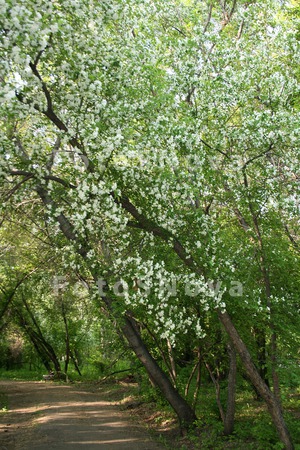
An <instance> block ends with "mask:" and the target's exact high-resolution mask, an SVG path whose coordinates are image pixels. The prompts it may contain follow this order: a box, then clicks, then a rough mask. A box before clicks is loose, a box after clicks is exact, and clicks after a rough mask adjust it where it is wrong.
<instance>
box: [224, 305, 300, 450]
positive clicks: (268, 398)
mask: <svg viewBox="0 0 300 450" xmlns="http://www.w3.org/2000/svg"><path fill="white" fill-rule="evenodd" d="M218 317H219V320H220V322H221V323H222V325H223V326H224V328H225V330H226V332H227V333H228V335H229V337H230V339H231V341H232V344H233V346H234V348H235V349H236V351H237V353H238V355H239V357H240V359H241V361H242V363H243V366H244V367H245V369H246V371H247V374H248V376H249V378H250V380H251V382H252V383H253V385H254V386H255V388H256V389H257V391H258V393H259V394H260V395H261V397H262V398H263V399H264V400H265V402H266V404H267V407H268V409H269V412H270V414H271V416H272V419H273V423H274V425H275V427H276V429H277V432H278V434H279V437H280V440H281V442H282V443H283V444H284V445H285V448H286V450H294V445H293V443H292V440H291V437H290V434H289V431H288V429H287V426H286V424H285V422H284V418H283V416H282V411H281V407H280V405H279V403H278V401H277V399H276V398H275V396H274V394H273V393H272V392H271V391H270V389H269V388H268V386H267V385H266V383H265V382H264V381H263V379H262V378H261V376H260V374H259V372H258V370H257V368H256V367H255V365H254V363H253V361H252V358H251V355H250V353H249V351H248V349H247V347H246V346H245V344H244V342H243V341H242V339H241V337H240V336H239V334H238V332H237V330H236V328H235V326H234V325H233V323H232V321H231V318H230V316H229V314H228V313H227V312H222V311H220V310H219V311H218Z"/></svg>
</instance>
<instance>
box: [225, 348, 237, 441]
mask: <svg viewBox="0 0 300 450" xmlns="http://www.w3.org/2000/svg"><path fill="white" fill-rule="evenodd" d="M227 350H228V355H229V373H228V391H227V408H226V414H225V419H224V434H225V435H226V436H227V435H230V434H232V433H233V429H234V415H235V388H236V370H237V369H236V353H235V349H234V347H233V344H232V342H229V343H228V344H227Z"/></svg>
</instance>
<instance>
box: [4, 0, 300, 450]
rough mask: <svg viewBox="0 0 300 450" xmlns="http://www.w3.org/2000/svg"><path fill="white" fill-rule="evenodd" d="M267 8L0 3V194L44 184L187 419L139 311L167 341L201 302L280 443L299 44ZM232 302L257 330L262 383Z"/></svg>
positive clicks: (198, 325) (196, 322)
mask: <svg viewBox="0 0 300 450" xmlns="http://www.w3.org/2000/svg"><path fill="white" fill-rule="evenodd" d="M281 14H283V13H281V6H280V4H279V2H277V1H275V0H274V1H272V0H267V2H266V1H263V2H262V1H259V0H258V1H256V2H243V1H240V2H239V1H235V0H234V1H232V2H222V1H220V2H205V1H199V2H191V1H188V0H185V1H184V0H173V1H171V2H164V1H160V0H155V1H150V0H140V1H131V0H127V1H118V0H114V1H109V2H108V1H103V2H94V1H92V0H91V1H89V2H83V1H81V0H59V1H55V2H48V1H44V0H40V1H38V0H32V1H31V0H26V1H23V2H16V1H13V0H12V1H11V2H9V3H1V24H2V32H1V49H2V52H3V56H4V61H3V64H2V67H1V74H0V76H1V83H2V92H1V117H2V125H1V152H2V159H1V166H0V170H1V177H2V180H3V192H4V194H5V202H4V203H3V206H4V207H5V208H9V207H16V205H17V204H20V202H24V201H27V202H33V201H35V200H36V198H39V199H40V201H41V204H42V205H43V213H42V214H43V215H45V216H46V221H47V223H49V224H50V225H51V230H52V231H51V232H52V234H53V239H54V242H55V241H56V242H57V248H58V249H59V251H60V252H61V253H62V254H63V255H64V257H65V259H66V261H67V263H68V265H69V266H70V268H72V269H74V270H77V271H78V270H81V268H82V266H83V265H84V267H85V269H82V270H88V271H89V273H90V274H91V275H92V277H93V280H94V283H95V286H96V287H97V288H98V289H97V292H96V295H99V291H100V295H101V296H102V300H103V302H104V303H105V305H106V307H107V309H108V310H109V311H110V313H111V314H112V316H113V317H117V318H118V320H119V323H120V327H121V329H122V331H123V333H124V335H125V337H126V338H127V340H128V342H129V344H130V346H131V347H132V348H133V350H134V351H135V353H136V354H137V356H138V358H139V359H140V360H141V361H142V363H143V364H144V366H145V368H146V369H147V371H148V373H149V374H150V377H151V379H152V380H153V381H154V382H155V383H156V384H157V385H158V386H159V387H160V389H161V390H162V392H163V394H164V395H165V397H166V398H167V400H168V401H169V402H170V404H171V405H172V406H173V408H174V409H175V411H176V412H177V414H178V417H179V419H180V421H181V422H182V424H183V426H186V425H189V424H191V423H192V422H193V421H194V420H195V418H196V417H195V414H194V411H193V409H192V408H191V407H190V406H189V404H188V403H187V402H186V400H185V399H183V398H182V396H181V395H180V394H179V393H178V392H177V390H176V389H175V388H174V386H173V384H172V382H171V380H170V379H169V378H168V377H167V376H166V375H165V374H164V372H163V371H162V370H161V368H160V367H159V365H158V364H157V362H156V361H155V359H154V358H153V357H152V356H151V354H150V353H149V351H148V349H147V347H146V346H145V343H144V342H143V340H142V337H141V333H140V328H139V326H140V324H141V323H145V324H147V326H148V327H150V328H151V330H152V331H153V333H156V334H158V335H159V334H160V335H161V336H162V338H163V339H167V340H168V342H169V343H170V345H176V342H178V341H180V339H181V337H182V336H183V335H184V334H186V333H189V332H190V333H193V336H195V337H196V338H197V339H202V338H204V336H205V333H207V332H209V329H205V324H204V322H205V320H204V319H205V317H206V315H207V314H215V315H216V316H217V317H218V320H219V321H220V323H221V325H222V327H223V328H224V329H225V331H226V333H227V334H228V337H229V339H230V342H231V345H232V346H233V348H234V349H235V351H236V352H237V353H238V355H239V357H240V359H241V362H242V364H243V366H244V368H245V370H246V372H247V374H248V377H249V378H250V379H251V381H252V383H253V384H254V386H255V388H256V389H257V391H258V392H259V394H260V395H261V396H262V397H263V398H264V400H265V401H266V403H267V406H268V408H269V411H270V413H271V415H272V419H273V422H274V424H275V426H276V427H277V430H278V433H279V436H280V439H281V440H282V442H283V443H284V445H285V446H286V448H288V449H292V448H293V444H292V443H291V439H290V437H289V433H288V430H287V428H286V425H285V423H284V420H283V416H282V412H281V407H280V392H279V382H278V377H277V373H276V348H277V347H276V346H277V340H276V339H277V338H276V336H277V334H278V320H279V319H278V318H279V317H280V315H281V314H282V311H283V310H284V309H285V308H287V309H288V311H293V308H294V306H295V301H296V300H295V297H296V292H297V289H298V288H297V283H296V281H295V280H296V278H293V277H292V276H291V272H293V270H294V269H293V268H292V267H293V266H292V264H293V263H296V261H299V247H298V245H299V244H298V241H297V232H298V228H299V223H298V220H297V218H298V215H299V202H298V203H297V193H298V192H299V177H298V175H297V173H299V156H298V154H297V153H298V142H299V130H300V128H299V113H298V110H297V106H296V105H295V98H296V97H297V95H298V78H297V71H296V65H295V61H296V59H297V57H298V56H299V44H298V41H297V39H296V34H295V32H294V30H293V28H292V24H291V21H289V23H288V24H286V23H285V21H284V20H283V19H282V17H281ZM39 206H40V205H39ZM37 214H41V211H40V210H38V211H37ZM55 227H56V228H55ZM59 233H62V235H63V236H64V241H63V242H62V241H61V237H60V236H59ZM283 272H284V273H283ZM285 274H286V275H287V274H288V276H285ZM295 277H296V274H295ZM284 280H285V281H284ZM97 284H98V286H97ZM249 315H250V316H251V321H250V320H249ZM240 317H242V318H243V319H242V320H243V321H244V322H245V323H247V327H249V328H251V327H253V326H254V325H255V326H256V328H257V330H256V334H257V335H258V336H260V337H262V339H263V340H264V339H266V336H265V330H266V329H267V330H268V336H270V339H271V341H272V370H273V372H272V373H273V391H274V392H272V391H271V390H270V388H269V387H268V386H267V384H266V383H265V381H264V379H263V377H262V376H261V375H262V374H261V373H259V370H258V369H257V367H256V366H255V364H254V363H253V360H252V358H251V356H250V353H249V350H248V349H247V347H246V345H245V343H244V341H243V340H242V338H241V333H239V332H238V331H237V327H236V326H235V325H234V323H235V322H237V323H238V322H239V318H240ZM232 413H233V412H232ZM229 428H230V426H229Z"/></svg>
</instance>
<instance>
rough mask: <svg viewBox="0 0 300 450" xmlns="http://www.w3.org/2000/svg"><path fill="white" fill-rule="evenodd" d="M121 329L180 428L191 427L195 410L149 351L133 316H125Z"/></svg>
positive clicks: (194, 418)
mask: <svg viewBox="0 0 300 450" xmlns="http://www.w3.org/2000/svg"><path fill="white" fill-rule="evenodd" d="M122 331H123V334H124V336H125V337H126V339H127V341H128V343H129V345H130V347H131V348H132V350H133V351H134V353H135V354H136V356H137V358H138V359H139V360H140V361H141V363H142V364H143V366H144V367H145V369H146V370H147V372H148V374H149V376H150V378H151V379H152V380H153V381H154V382H155V384H156V385H157V387H158V388H159V389H160V390H161V392H162V394H163V395H164V397H165V398H166V399H167V401H168V402H169V403H170V405H171V406H172V408H173V409H174V411H175V412H176V414H177V416H178V419H179V423H180V427H181V430H182V431H183V432H184V431H185V430H187V429H188V428H191V427H192V426H193V423H194V422H195V420H196V419H197V417H196V415H195V412H194V411H193V409H192V408H191V406H190V405H189V404H188V403H187V402H186V400H185V399H184V398H183V397H182V396H181V395H180V394H179V392H178V391H177V390H176V389H175V388H174V386H173V384H172V383H171V381H170V380H169V378H168V377H167V375H166V374H165V373H164V371H163V370H162V369H161V368H160V367H159V365H158V364H157V362H156V361H155V360H154V358H153V357H152V355H151V354H150V353H149V351H148V349H147V347H146V345H145V343H144V342H143V340H142V338H141V335H140V333H139V331H138V328H137V326H136V324H135V321H134V319H133V318H131V317H128V316H126V318H125V324H124V325H123V326H122Z"/></svg>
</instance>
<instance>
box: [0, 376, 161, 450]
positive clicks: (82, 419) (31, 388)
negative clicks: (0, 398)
mask: <svg viewBox="0 0 300 450" xmlns="http://www.w3.org/2000/svg"><path fill="white" fill-rule="evenodd" d="M0 392H2V393H4V395H6V396H7V398H8V404H9V412H7V413H1V415H0V450H52V449H53V450H63V449H64V450H65V449H69V450H95V449H101V450H104V449H110V450H114V449H118V450H126V449H128V450H162V449H163V447H162V446H161V445H159V444H157V443H155V442H153V441H152V440H151V438H150V437H149V436H148V435H147V432H146V430H145V429H144V428H143V427H142V426H141V425H138V424H135V425H133V424H132V423H130V422H129V421H128V420H127V418H126V414H125V413H122V412H121V411H119V410H118V407H117V406H115V405H113V404H111V403H109V402H107V401H103V400H101V394H99V393H97V392H96V393H93V392H88V391H84V390H81V389H79V388H76V386H69V385H57V384H55V383H52V382H49V383H44V382H17V381H1V382H0Z"/></svg>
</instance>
